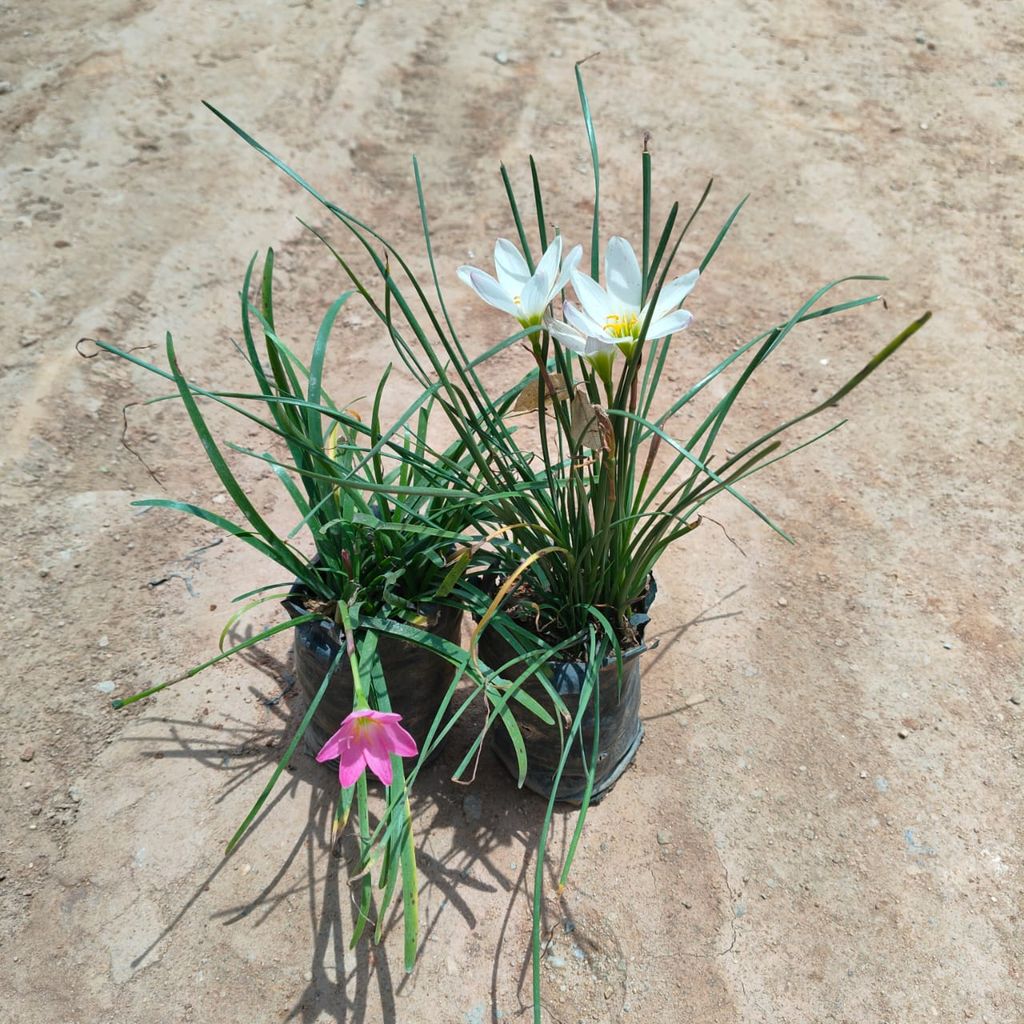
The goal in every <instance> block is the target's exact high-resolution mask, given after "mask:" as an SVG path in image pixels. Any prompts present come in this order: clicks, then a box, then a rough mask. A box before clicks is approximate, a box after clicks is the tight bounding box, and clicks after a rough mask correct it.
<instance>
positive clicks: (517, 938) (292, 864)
mask: <svg viewBox="0 0 1024 1024" xmlns="http://www.w3.org/2000/svg"><path fill="white" fill-rule="evenodd" d="M742 589H743V587H742V586H741V587H737V588H736V589H734V590H733V591H731V592H730V593H728V594H726V595H724V596H723V597H722V598H721V599H720V600H718V601H717V602H715V603H714V604H713V605H710V606H709V607H708V608H705V609H704V610H702V611H701V612H700V613H699V614H698V615H696V616H694V617H693V618H692V619H690V620H689V621H687V622H684V623H682V624H681V625H679V626H678V627H676V628H675V629H672V630H670V631H668V632H666V633H662V634H661V635H660V636H659V637H658V639H659V640H660V641H661V646H660V649H655V650H653V651H652V652H651V653H650V654H649V655H648V656H647V658H646V659H645V668H646V670H647V671H650V670H651V669H653V668H655V667H656V666H657V664H658V662H659V661H660V659H661V658H662V657H663V656H664V653H665V649H666V647H667V646H668V644H670V643H671V641H673V640H676V639H678V638H679V637H680V636H682V635H683V634H685V633H686V632H687V631H689V630H691V629H693V628H695V627H697V626H700V625H703V624H706V623H708V622H712V621H715V620H718V619H728V618H732V617H734V616H737V615H740V614H742V613H741V612H739V611H730V612H721V613H719V614H710V613H712V612H714V611H715V610H716V609H718V608H720V607H721V606H722V605H723V604H724V603H725V602H727V601H728V600H729V599H730V598H732V597H734V596H735V595H736V594H737V593H739V592H740V591H741V590H742ZM243 638H244V637H243V636H238V637H235V638H234V640H233V642H238V640H240V639H243ZM238 658H239V660H241V661H243V662H244V663H246V664H247V665H248V666H249V667H250V668H251V669H253V670H255V671H257V672H258V673H259V674H260V675H261V676H262V677H263V678H264V680H265V683H263V684H260V683H256V682H254V683H251V684H250V686H249V697H248V699H249V700H250V701H255V702H258V703H259V704H260V705H261V706H262V708H263V709H264V714H263V715H262V716H261V718H262V719H263V720H262V721H261V722H258V723H256V724H253V723H250V722H246V721H244V720H242V719H240V718H234V719H229V720H226V721H223V722H218V723H216V724H215V725H205V724H204V723H202V722H200V723H196V722H195V721H174V720H171V721H169V722H168V724H169V726H170V735H169V737H161V738H160V741H161V742H162V743H164V744H165V745H164V746H162V747H160V748H158V749H155V750H153V751H146V752H145V753H144V756H152V757H161V758H164V757H167V758H173V757H178V758H187V759H190V760H192V761H194V762H195V763H196V764H197V765H199V766H202V767H204V768H207V769H209V770H211V771H217V772H221V773H223V774H224V775H225V776H226V778H225V781H224V783H223V784H222V786H221V787H220V792H219V794H218V796H217V798H216V801H217V802H218V803H222V802H224V801H225V800H227V799H228V797H229V796H231V795H232V794H234V793H235V792H236V791H237V790H240V789H246V790H249V791H250V792H252V793H254V794H255V792H256V785H255V783H256V781H257V780H258V779H265V778H267V777H268V776H269V774H270V772H271V771H272V769H273V767H274V765H275V763H276V762H277V761H278V760H279V758H280V756H281V752H282V751H284V750H285V748H286V747H287V745H288V743H289V741H290V739H291V737H292V736H293V735H294V732H295V729H296V728H297V727H298V724H299V722H300V721H301V719H302V716H303V714H304V712H305V708H306V702H305V699H304V698H303V696H302V695H301V693H300V692H299V689H298V687H297V686H296V684H295V680H294V678H293V675H292V673H291V670H290V663H291V652H290V651H289V652H288V654H287V655H286V657H285V659H284V660H282V659H280V658H277V657H275V656H274V655H273V654H272V653H271V652H270V651H268V650H267V649H266V648H262V649H261V648H250V649H249V650H247V651H245V652H243V653H241V654H240V655H238ZM675 710H678V709H670V710H669V711H667V712H665V713H664V714H656V715H647V716H644V720H645V721H646V722H651V721H653V720H654V719H656V718H661V717H664V715H665V714H672V713H674V712H675ZM165 721H166V720H165ZM482 726H483V713H482V709H480V708H478V707H471V708H469V709H468V710H467V712H466V713H465V714H464V715H463V716H462V717H461V718H460V719H459V721H458V722H457V723H456V725H455V727H454V729H453V730H452V733H451V734H450V736H449V738H448V740H447V742H446V745H445V747H444V748H442V750H441V752H440V754H439V756H438V757H437V759H436V760H435V761H433V762H432V763H430V764H428V765H427V766H425V767H424V769H423V770H422V771H420V772H419V774H418V776H417V778H416V782H415V786H414V788H413V790H412V797H411V811H412V817H413V832H414V836H415V839H416V848H417V865H418V875H419V906H420V929H419V950H420V951H422V950H423V947H424V946H425V945H426V943H428V942H429V941H430V940H431V938H432V937H436V936H438V934H439V933H441V932H442V931H444V934H445V935H447V936H448V937H449V940H451V935H452V930H453V923H452V919H451V915H452V914H454V915H457V918H458V919H460V920H461V922H462V925H461V928H462V929H463V930H464V933H472V932H474V931H475V930H476V929H477V927H478V924H479V922H478V918H477V914H476V912H475V910H474V907H473V903H474V896H479V897H480V898H482V899H489V900H490V902H491V906H493V898H494V896H495V894H499V893H503V894H505V900H506V902H505V906H504V910H503V913H502V917H501V922H500V925H499V926H498V931H497V937H496V939H492V941H493V942H494V956H493V961H492V966H491V973H490V997H491V1007H490V1012H489V1016H488V1018H487V1019H489V1020H490V1021H491V1022H492V1024H497V1021H499V1020H506V1021H507V1020H509V1019H514V1018H515V1017H517V1016H518V1015H519V1014H521V1013H525V1012H526V1011H528V1010H529V1008H530V1006H531V999H530V959H529V948H530V935H529V930H530V904H531V898H530V892H529V890H530V889H531V888H532V884H533V881H534V874H535V871H536V862H535V857H536V847H537V843H538V841H539V838H540V834H541V827H542V823H543V819H544V812H545V806H546V802H545V801H544V800H543V799H541V798H539V797H536V796H534V795H533V794H530V793H527V792H525V791H521V790H517V789H516V787H515V780H513V779H511V778H510V777H509V776H508V775H507V773H506V772H505V770H504V769H503V768H502V767H501V765H500V764H499V763H498V761H497V758H495V757H494V756H493V755H492V754H490V753H485V754H484V755H483V756H482V757H481V758H480V761H479V764H478V765H477V767H476V771H475V776H474V778H473V780H472V784H470V785H465V786H462V785H458V784H454V783H452V782H451V775H452V774H453V772H454V771H455V769H456V766H457V765H458V764H459V761H460V760H461V752H464V751H465V750H466V749H468V748H469V746H470V745H471V743H472V742H473V741H474V739H475V738H476V736H477V735H478V733H479V730H480V729H481V728H482ZM146 739H153V737H140V740H146ZM168 741H169V742H168ZM337 793H338V785H337V781H336V779H335V778H334V777H333V772H332V771H331V770H330V769H328V768H327V766H324V765H320V764H317V763H316V761H315V760H314V756H313V752H312V751H310V750H309V749H308V748H306V746H305V745H304V743H301V742H300V744H299V746H298V747H297V748H296V751H295V754H294V755H293V757H292V761H291V763H290V764H289V765H288V767H287V770H286V772H285V773H284V774H283V775H282V776H281V779H280V780H279V783H278V786H277V788H276V790H275V791H274V793H273V794H272V795H271V797H270V798H269V799H268V800H267V802H266V804H265V805H264V806H263V808H262V809H261V811H260V813H259V814H258V816H257V817H256V819H255V820H254V821H253V823H252V826H251V830H250V834H249V835H247V836H246V837H245V838H244V839H243V840H242V841H241V843H240V844H239V846H238V847H236V849H235V850H234V851H233V852H232V853H231V854H230V855H227V856H225V857H224V858H223V860H221V861H220V863H218V864H217V866H216V867H215V868H214V869H213V870H212V871H211V872H210V873H209V875H208V876H207V877H206V878H205V879H203V881H202V882H201V883H199V884H198V885H197V887H196V889H195V891H194V892H193V893H192V894H191V895H190V896H189V898H188V899H187V900H186V901H185V903H184V904H183V905H182V906H181V908H180V909H179V911H178V913H177V914H176V915H175V917H174V918H173V919H172V920H171V922H170V923H169V924H168V925H167V926H166V928H165V929H164V930H163V931H162V932H161V933H160V934H159V935H158V936H157V938H155V939H154V940H153V942H152V943H151V944H150V945H149V946H148V947H147V948H146V949H145V950H143V951H142V952H141V953H140V955H139V956H138V957H137V958H136V960H135V961H134V962H133V964H134V965H135V966H137V965H139V964H141V963H142V962H143V961H144V960H145V959H146V957H147V956H148V955H149V953H150V952H151V951H152V950H153V949H154V948H155V947H156V946H157V945H159V944H160V943H161V942H163V941H164V940H165V939H167V938H169V936H170V935H171V933H172V932H173V931H174V930H175V929H176V928H177V926H178V925H179V924H180V923H181V921H182V920H183V919H184V918H185V917H186V915H188V914H189V912H190V911H192V909H193V907H194V906H195V905H196V903H197V902H198V901H199V899H200V898H201V896H202V895H203V893H204V892H206V891H207V890H208V889H209V888H210V885H211V883H212V882H213V881H214V880H215V879H217V878H218V876H220V875H221V873H222V872H223V871H224V870H225V869H226V868H227V867H228V865H229V864H230V863H231V862H232V861H233V860H234V859H235V857H237V856H238V855H239V851H240V850H242V849H243V848H244V847H245V846H246V844H247V843H248V842H250V841H251V840H252V839H253V836H254V834H257V833H258V832H259V829H260V827H261V826H262V825H263V823H264V822H265V820H266V819H267V818H268V817H269V816H270V815H271V814H272V813H273V812H274V810H275V809H276V808H277V807H278V806H279V805H280V804H282V803H283V802H285V801H299V800H301V799H303V797H305V799H306V800H307V801H308V806H307V809H306V814H305V816H304V824H303V826H302V828H301V829H300V831H299V833H298V835H297V836H296V837H295V839H294V840H293V841H292V842H291V844H290V846H289V847H288V849H287V852H286V853H285V855H284V856H283V857H282V858H281V859H280V862H279V864H278V865H277V868H276V870H275V871H274V873H273V875H272V876H271V877H270V878H269V879H268V881H267V882H266V884H265V885H263V886H262V888H261V889H260V891H259V892H258V893H257V894H256V895H255V896H253V897H251V898H249V899H247V900H246V901H245V902H242V903H239V904H237V905H235V906H230V907H224V908H223V909H221V910H218V911H216V912H215V913H214V914H213V915H212V916H213V919H214V920H218V921H220V922H221V923H222V924H223V925H225V926H233V925H238V924H240V923H242V922H245V923H247V925H248V926H249V927H252V928H259V927H261V926H263V925H264V924H265V923H266V922H267V921H268V920H269V919H270V918H271V917H272V916H273V915H274V914H275V913H278V912H280V911H282V910H283V909H285V908H286V907H287V905H288V904H289V903H290V902H292V901H293V900H294V898H295V897H296V896H303V897H304V900H305V905H306V908H307V913H308V920H309V929H310V935H311V946H312V948H311V952H310V962H309V968H308V970H307V971H306V973H305V987H304V988H303V989H302V991H301V992H300V993H299V994H298V995H297V996H295V997H294V999H293V1000H292V1002H291V1007H290V1010H289V1011H288V1012H287V1015H286V1016H284V1018H283V1019H284V1020H286V1021H295V1022H300V1024H314V1022H319V1021H323V1020H325V1019H326V1020H331V1021H334V1022H336V1024H369V1021H371V1020H372V1021H381V1022H382V1024H398V1021H399V1019H400V1017H399V1012H398V1008H397V1002H396V997H398V996H400V995H401V994H402V993H403V992H404V991H405V990H406V989H407V988H408V987H410V986H411V985H414V984H415V982H416V979H417V972H418V971H419V970H420V968H419V967H417V968H416V969H414V971H413V972H412V973H406V971H405V970H404V965H402V964H401V963H399V965H398V966H397V968H396V967H394V966H393V965H392V962H391V955H390V953H389V943H388V942H387V941H383V942H381V943H379V944H374V943H373V942H372V941H371V940H370V937H371V934H372V932H373V930H374V927H375V925H376V913H377V907H376V904H374V905H373V906H371V909H370V921H369V923H368V925H367V928H366V933H365V934H364V937H363V939H362V940H361V941H360V943H359V944H358V945H357V947H356V948H355V949H352V948H350V939H351V936H352V934H353V931H354V929H355V926H356V923H357V920H358V906H357V900H356V899H355V898H354V894H355V890H354V889H353V888H352V884H351V883H352V881H353V877H352V876H354V874H355V872H356V870H357V868H356V865H357V864H358V846H357V840H356V837H355V835H354V833H353V829H352V826H351V824H350V825H349V826H348V828H347V830H346V831H345V832H344V833H343V835H342V837H341V838H340V839H339V841H338V842H337V843H336V844H334V845H333V847H332V844H331V841H330V835H331V825H332V819H333V815H334V811H335V806H336V800H337ZM378 793H379V788H378ZM577 813H578V812H577V810H576V808H574V807H571V806H568V805H562V804H560V805H557V806H556V810H555V814H554V816H553V818H552V822H551V833H550V836H549V853H548V857H547V859H546V862H545V865H544V872H545V878H546V881H545V888H546V891H548V892H549V893H555V892H557V891H558V874H559V871H560V866H561V864H560V860H561V858H560V856H559V854H560V852H561V851H564V850H565V849H566V848H567V847H568V845H569V840H570V837H571V835H572V832H573V829H574V825H575V819H576V816H577ZM375 824H376V821H375V820H372V821H371V827H372V826H373V825H375ZM297 879H298V880H297ZM552 916H553V919H552ZM569 920H570V915H569V912H568V910H567V908H566V905H565V903H564V900H562V899H558V900H549V901H547V902H546V904H545V906H544V909H543V920H542V922H541V929H542V931H541V934H542V939H543V940H544V941H545V944H546V942H547V940H548V938H550V936H551V935H552V934H553V933H554V931H555V929H557V928H558V927H559V926H560V925H567V923H568V922H569ZM396 926H397V927H398V928H401V901H400V900H397V901H396V902H395V905H393V906H392V908H391V909H390V911H389V912H388V917H387V919H386V920H385V923H384V927H383V929H382V932H383V935H384V936H385V940H386V937H387V936H388V935H389V934H390V933H392V932H393V931H394V930H395V929H396ZM391 945H394V944H393V943H392V944H391ZM399 945H400V944H399ZM505 953H507V954H508V956H509V957H510V958H518V961H519V964H520V967H519V971H518V977H517V981H516V985H515V989H516V993H517V996H518V1002H519V1006H518V1008H517V1010H512V1011H511V1012H509V1010H508V1009H506V1011H505V1012H504V1013H503V1014H502V1013H499V1011H498V1009H497V1008H498V1006H499V997H500V996H501V995H502V993H501V992H500V984H499V982H500V977H499V965H500V964H501V963H502V962H503V961H504V960H505V957H504V955H503V954H505ZM506 998H507V996H506ZM374 1002H376V1003H377V1005H378V1007H379V1009H376V1008H375V1009H374V1010H373V1011H372V1012H371V1010H370V1007H371V1005H372V1004H373V1003H374ZM480 1019H481V1021H482V1020H483V1019H484V1018H480Z"/></svg>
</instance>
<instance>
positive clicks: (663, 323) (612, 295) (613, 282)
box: [556, 235, 700, 354]
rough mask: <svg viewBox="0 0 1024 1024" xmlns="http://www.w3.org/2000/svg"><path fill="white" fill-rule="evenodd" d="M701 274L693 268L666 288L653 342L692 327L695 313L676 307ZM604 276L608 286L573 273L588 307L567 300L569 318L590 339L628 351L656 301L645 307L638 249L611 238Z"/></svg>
mask: <svg viewBox="0 0 1024 1024" xmlns="http://www.w3.org/2000/svg"><path fill="white" fill-rule="evenodd" d="M698 277H700V271H699V270H691V271H690V273H688V274H684V275H683V276H682V277H677V278H675V280H673V281H669V282H668V283H667V284H666V285H665V287H664V288H662V289H661V294H660V295H659V296H658V301H657V303H656V305H655V307H654V314H653V316H652V317H651V324H650V327H649V328H648V330H647V338H648V339H649V340H651V341H653V340H655V339H656V338H664V337H667V336H668V335H669V334H674V333H675V332H676V331H681V330H683V328H685V327H687V326H688V325H689V323H690V321H691V320H692V319H693V316H692V314H690V313H688V312H687V311H686V310H685V309H677V308H676V307H677V306H678V305H679V303H681V302H682V301H683V299H685V298H686V296H687V295H689V294H690V292H691V291H692V290H693V286H694V285H695V284H696V283H697V278H698ZM604 279H605V284H606V286H607V290H605V288H602V287H601V286H600V285H599V284H598V283H597V282H596V281H595V280H594V279H593V278H591V277H588V276H587V275H586V274H581V273H580V272H579V271H578V270H574V271H573V273H572V286H573V289H574V290H575V292H576V296H577V298H578V299H579V300H580V305H581V306H582V307H583V308H582V310H578V309H576V307H575V306H574V305H573V304H572V303H571V302H566V303H565V304H564V307H563V309H564V313H565V319H566V320H567V321H568V322H569V324H570V325H572V326H573V327H575V328H576V329H577V331H579V333H580V334H582V335H584V336H585V337H587V338H592V339H595V340H598V339H599V340H602V341H604V342H605V343H607V344H612V345H618V346H619V347H620V348H622V349H623V350H624V351H625V352H626V353H627V354H628V353H629V352H631V351H632V348H633V345H634V344H635V343H636V341H637V339H638V338H639V337H640V330H641V328H642V327H643V325H644V321H645V320H646V319H647V314H648V312H649V310H650V308H651V304H650V302H648V303H647V305H645V306H641V305H640V303H641V299H642V295H643V277H642V275H641V273H640V264H639V263H638V262H637V258H636V253H635V252H634V251H633V247H632V246H631V245H630V244H629V242H627V241H626V239H624V238H620V237H619V236H618V235H615V236H613V237H612V238H610V239H609V240H608V248H607V250H606V251H605V257H604ZM556 337H558V336H557V335H556ZM559 340H561V339H559Z"/></svg>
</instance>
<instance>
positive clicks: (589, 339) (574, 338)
mask: <svg viewBox="0 0 1024 1024" xmlns="http://www.w3.org/2000/svg"><path fill="white" fill-rule="evenodd" d="M570 309H572V311H573V313H576V311H575V309H573V306H572V303H571V302H563V303H562V310H563V313H564V314H565V315H566V316H567V317H568V316H569V310H570ZM576 316H579V314H578V313H576ZM544 330H546V331H547V332H548V333H549V334H550V335H551V337H553V338H554V339H555V341H557V342H559V343H560V344H562V345H564V346H565V347H566V348H567V349H569V351H570V352H575V353H576V355H578V356H579V357H580V358H581V359H586V360H587V362H589V363H590V365H591V366H593V368H594V370H595V372H596V373H597V375H598V376H599V377H600V378H601V380H602V381H604V386H605V390H606V391H607V392H608V396H609V401H611V390H612V367H613V365H614V363H615V354H616V353H617V352H618V351H619V342H614V341H609V340H608V339H607V338H605V337H603V336H599V335H594V334H589V333H587V331H586V329H585V328H584V329H581V328H580V327H577V326H575V325H574V324H571V323H564V322H563V321H561V320H555V319H554V317H550V316H546V317H544Z"/></svg>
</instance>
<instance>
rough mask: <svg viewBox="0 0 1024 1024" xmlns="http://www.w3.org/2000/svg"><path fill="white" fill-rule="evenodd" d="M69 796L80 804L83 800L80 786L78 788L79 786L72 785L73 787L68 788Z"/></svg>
mask: <svg viewBox="0 0 1024 1024" xmlns="http://www.w3.org/2000/svg"><path fill="white" fill-rule="evenodd" d="M68 796H69V797H70V798H71V799H72V800H73V801H74V802H75V803H76V804H80V803H81V802H82V791H81V790H80V789H79V788H78V787H77V786H72V787H71V788H70V789H69V790H68Z"/></svg>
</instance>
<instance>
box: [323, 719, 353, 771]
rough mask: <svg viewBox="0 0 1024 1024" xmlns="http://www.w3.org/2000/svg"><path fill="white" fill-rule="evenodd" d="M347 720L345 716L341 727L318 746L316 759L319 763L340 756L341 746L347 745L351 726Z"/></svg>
mask: <svg viewBox="0 0 1024 1024" xmlns="http://www.w3.org/2000/svg"><path fill="white" fill-rule="evenodd" d="M348 722H349V720H348V719H347V718H346V719H345V721H344V722H342V725H341V728H340V729H339V730H338V731H337V732H336V733H335V734H334V735H333V736H332V737H331V738H330V739H329V740H328V741H327V742H326V743H325V744H324V745H323V746H322V747H321V748H320V752H319V753H318V754H317V755H316V759H317V761H319V762H320V763H321V764H322V763H323V762H324V761H333V760H334V759H335V758H336V757H340V756H341V751H342V748H343V747H347V746H348V744H349V739H350V737H351V733H352V727H351V726H350V725H349V724H348Z"/></svg>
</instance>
